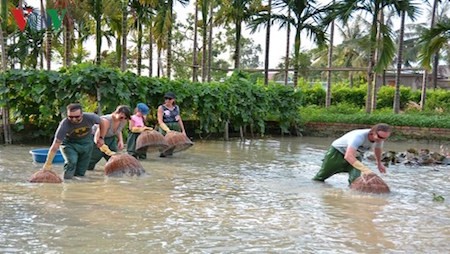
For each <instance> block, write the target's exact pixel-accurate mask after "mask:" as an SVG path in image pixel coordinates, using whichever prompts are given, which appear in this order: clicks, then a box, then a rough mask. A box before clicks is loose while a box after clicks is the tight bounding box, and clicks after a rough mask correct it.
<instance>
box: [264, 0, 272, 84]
mask: <svg viewBox="0 0 450 254" xmlns="http://www.w3.org/2000/svg"><path fill="white" fill-rule="evenodd" d="M268 7H269V10H268V19H267V27H266V50H265V51H266V54H265V59H264V85H266V86H267V85H268V84H269V53H270V23H271V21H272V0H269V3H268Z"/></svg>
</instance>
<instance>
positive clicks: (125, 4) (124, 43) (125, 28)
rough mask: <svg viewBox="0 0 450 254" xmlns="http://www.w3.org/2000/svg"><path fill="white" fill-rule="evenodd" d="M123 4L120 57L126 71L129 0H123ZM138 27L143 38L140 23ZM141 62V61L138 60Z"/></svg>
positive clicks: (122, 66) (122, 69)
mask: <svg viewBox="0 0 450 254" xmlns="http://www.w3.org/2000/svg"><path fill="white" fill-rule="evenodd" d="M121 4H122V27H121V28H122V48H121V57H120V70H121V71H125V70H126V69H127V39H128V38H127V34H128V22H127V18H128V17H127V16H128V0H121ZM137 29H138V30H139V29H140V32H141V38H142V27H140V23H138V27H137ZM138 62H139V61H138ZM138 72H139V73H138V75H139V74H140V66H139V67H138Z"/></svg>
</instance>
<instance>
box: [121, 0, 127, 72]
mask: <svg viewBox="0 0 450 254" xmlns="http://www.w3.org/2000/svg"><path fill="white" fill-rule="evenodd" d="M127 19H128V0H122V50H121V51H122V55H121V57H120V70H121V71H126V70H127V35H128V25H127Z"/></svg>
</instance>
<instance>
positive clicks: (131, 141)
mask: <svg viewBox="0 0 450 254" xmlns="http://www.w3.org/2000/svg"><path fill="white" fill-rule="evenodd" d="M140 134H141V133H133V132H129V133H128V139H127V152H128V154H129V155H131V156H133V157H135V158H136V159H146V158H147V151H136V140H137V138H138V137H139V135H140Z"/></svg>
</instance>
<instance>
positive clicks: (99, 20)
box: [94, 0, 102, 65]
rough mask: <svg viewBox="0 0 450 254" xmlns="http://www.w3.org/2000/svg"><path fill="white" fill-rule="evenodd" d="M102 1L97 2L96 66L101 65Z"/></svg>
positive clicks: (96, 0)
mask: <svg viewBox="0 0 450 254" xmlns="http://www.w3.org/2000/svg"><path fill="white" fill-rule="evenodd" d="M101 11H102V0H95V10H94V13H95V40H96V42H95V43H96V51H97V52H96V58H95V64H97V65H100V64H101V57H102V56H101V54H102V52H101V50H102V13H101Z"/></svg>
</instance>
